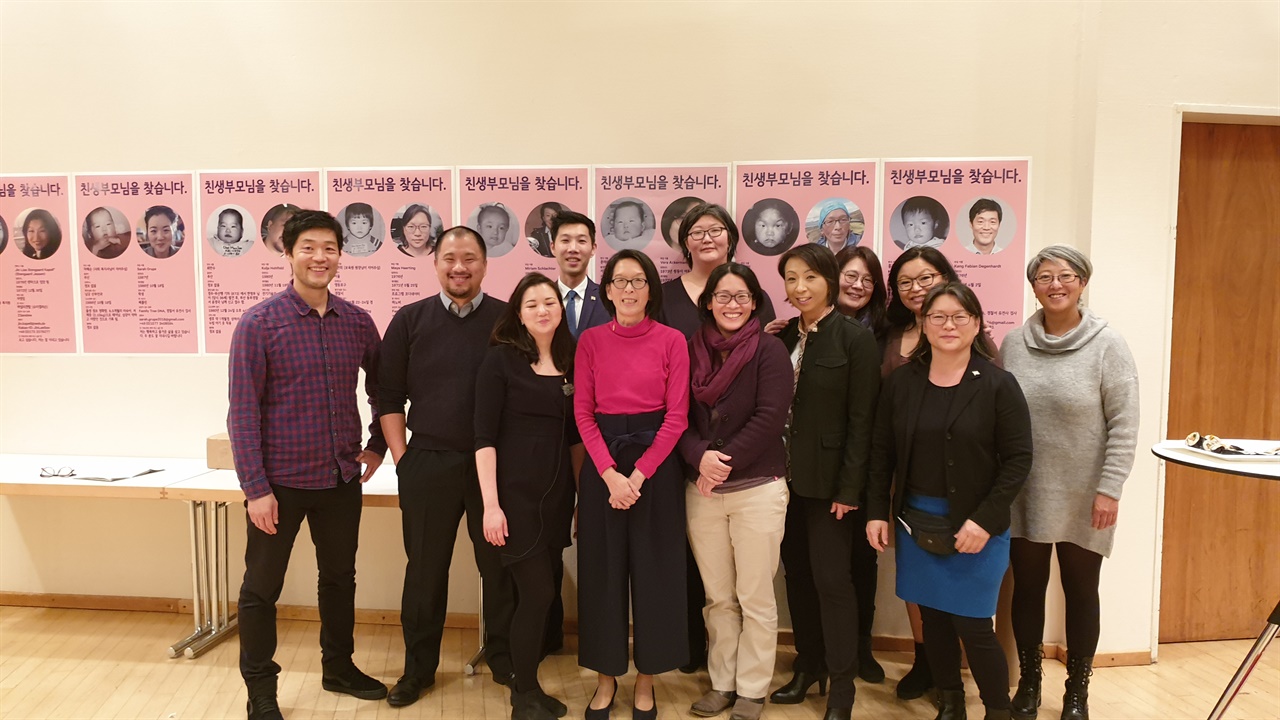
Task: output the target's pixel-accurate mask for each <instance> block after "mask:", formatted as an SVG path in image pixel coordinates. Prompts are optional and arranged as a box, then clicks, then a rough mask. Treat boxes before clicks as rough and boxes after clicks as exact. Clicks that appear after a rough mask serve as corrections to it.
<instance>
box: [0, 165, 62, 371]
mask: <svg viewBox="0 0 1280 720" xmlns="http://www.w3.org/2000/svg"><path fill="white" fill-rule="evenodd" d="M70 187H71V185H70V182H69V181H68V178H67V177H66V176H65V175H50V176H35V175H32V176H16V175H11V176H5V177H0V352H7V353H61V352H70V353H73V352H75V351H76V317H75V289H74V278H73V277H72V265H73V262H72V246H73V245H74V243H75V233H74V232H72V231H71V228H72V225H71V195H70V193H69V191H68V190H69V188H70Z"/></svg>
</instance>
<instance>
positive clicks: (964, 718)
mask: <svg viewBox="0 0 1280 720" xmlns="http://www.w3.org/2000/svg"><path fill="white" fill-rule="evenodd" d="M938 704H939V709H938V716H937V717H935V718H934V719H933V720H969V716H968V715H967V714H965V709H964V690H939V691H938Z"/></svg>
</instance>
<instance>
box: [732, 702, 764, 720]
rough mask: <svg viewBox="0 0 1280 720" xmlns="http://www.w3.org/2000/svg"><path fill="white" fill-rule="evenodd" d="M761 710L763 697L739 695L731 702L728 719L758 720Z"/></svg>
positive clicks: (762, 709) (762, 710)
mask: <svg viewBox="0 0 1280 720" xmlns="http://www.w3.org/2000/svg"><path fill="white" fill-rule="evenodd" d="M762 712H764V698H748V697H740V698H738V701H737V702H735V703H734V704H733V713H732V714H731V715H729V720H760V713H762Z"/></svg>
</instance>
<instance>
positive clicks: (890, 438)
mask: <svg viewBox="0 0 1280 720" xmlns="http://www.w3.org/2000/svg"><path fill="white" fill-rule="evenodd" d="M920 317H921V319H922V323H921V325H922V331H923V337H922V338H921V340H920V342H919V343H917V345H916V348H915V350H913V351H912V354H911V358H910V361H909V362H908V363H907V364H906V365H904V366H903V367H900V368H898V369H897V370H895V371H894V372H893V373H892V374H891V375H890V376H889V378H888V380H887V381H886V382H885V385H884V389H883V391H882V392H881V394H880V403H879V408H878V410H877V413H876V424H875V436H874V439H873V440H872V449H871V482H870V485H869V486H868V488H867V505H868V515H869V517H870V518H871V519H870V521H868V522H867V526H866V535H867V541H868V542H869V543H871V545H872V547H874V548H875V549H876V550H878V551H883V550H884V549H885V548H887V547H888V545H889V523H890V522H893V523H894V525H895V528H896V529H895V550H896V551H895V553H894V555H895V558H896V561H897V588H896V590H897V595H898V597H900V598H902V599H903V600H906V601H908V602H914V603H916V604H917V605H919V607H920V614H921V616H922V617H923V620H924V646H925V652H926V653H927V654H928V656H929V666H930V669H931V670H932V673H933V679H934V682H935V683H936V684H937V686H938V689H939V691H940V692H939V696H940V700H941V711H940V712H939V713H938V716H937V719H936V720H963V718H965V717H966V715H965V706H964V683H963V681H962V680H961V677H960V642H961V641H963V642H964V651H965V654H966V656H967V657H968V659H969V668H970V670H971V671H972V673H973V678H974V680H975V681H976V682H977V684H978V690H979V694H980V695H981V697H982V704H983V705H984V706H985V707H986V720H1007V718H1009V669H1008V664H1007V661H1006V660H1005V656H1004V650H1003V649H1001V647H1000V642H999V641H998V640H997V639H996V634H995V628H994V626H993V625H992V622H991V617H992V616H993V615H995V612H996V599H997V597H998V596H999V594H1000V582H1001V580H1002V579H1003V578H1004V574H1005V571H1006V570H1007V569H1008V567H1009V508H1010V506H1011V505H1012V503H1013V501H1014V498H1015V497H1016V496H1017V494H1018V491H1019V490H1020V489H1021V488H1022V484H1023V482H1025V481H1026V479H1027V473H1028V472H1029V471H1030V469H1031V447H1032V445H1031V418H1030V415H1029V414H1028V412H1027V402H1026V400H1025V399H1024V398H1023V395H1022V391H1021V390H1020V389H1019V387H1018V381H1017V380H1015V379H1014V377H1013V375H1012V374H1010V373H1008V372H1005V371H1004V370H1001V369H1000V368H999V367H997V366H996V365H995V364H994V363H992V362H991V360H992V359H993V356H992V355H991V354H990V353H989V351H988V350H987V348H986V344H985V343H983V342H982V339H983V334H984V331H985V329H986V323H985V321H984V320H983V314H982V306H981V305H980V304H979V303H978V298H977V296H975V295H974V294H973V291H972V290H970V289H969V288H968V287H966V286H965V285H963V284H961V283H958V282H948V283H939V284H937V285H935V286H934V287H933V288H932V289H930V291H929V293H928V295H927V296H926V297H925V300H924V302H923V304H922V307H921V313H920Z"/></svg>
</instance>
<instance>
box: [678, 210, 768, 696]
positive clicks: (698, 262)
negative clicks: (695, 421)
mask: <svg viewBox="0 0 1280 720" xmlns="http://www.w3.org/2000/svg"><path fill="white" fill-rule="evenodd" d="M676 238H677V240H678V244H679V247H680V253H681V254H682V255H684V261H685V263H687V264H688V265H689V271H688V272H686V273H684V274H683V275H681V276H679V277H676V278H673V279H671V280H668V281H667V282H665V283H663V284H662V288H661V294H662V315H661V316H659V318H658V319H659V321H660V322H662V323H665V324H666V325H668V326H670V327H673V328H675V329H676V330H679V331H680V332H681V333H682V334H683V335H684V337H685V339H686V340H689V339H691V338H692V337H693V336H694V334H695V333H697V332H698V328H700V327H702V315H701V312H700V311H699V310H698V300H699V299H700V298H701V297H702V293H703V291H705V290H706V287H707V279H708V278H709V277H710V276H711V271H712V270H714V269H716V268H718V267H720V266H721V265H724V264H725V263H727V262H730V261H731V260H733V255H734V251H735V250H737V248H738V226H737V225H735V224H734V222H733V217H732V216H731V215H729V211H728V210H725V209H724V208H723V207H721V206H719V205H715V204H712V203H705V202H701V201H699V202H698V203H697V204H695V205H694V206H692V207H690V208H689V209H688V210H687V211H686V212H685V214H684V216H683V217H682V218H681V219H680V230H679V232H678V233H677V235H676ZM760 297H761V302H760V307H759V308H757V311H758V312H757V317H758V318H759V319H760V323H761V325H768V324H769V322H770V321H771V320H773V319H774V312H773V303H772V302H770V301H769V296H768V295H764V294H761V296H760ZM686 567H687V569H688V573H689V577H688V578H687V579H686V587H687V588H688V593H689V602H688V608H689V618H688V623H687V625H688V628H689V662H688V663H686V664H685V665H684V666H683V667H681V668H680V671H681V672H684V673H693V672H696V671H697V670H698V668H700V667H702V665H703V664H704V663H706V661H707V627H706V621H705V619H704V618H703V615H702V609H703V607H704V606H705V605H706V593H705V590H704V589H703V587H702V576H701V575H700V574H699V573H698V565H697V563H696V562H694V559H693V552H692V550H690V551H689V553H688V560H687V563H686Z"/></svg>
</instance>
